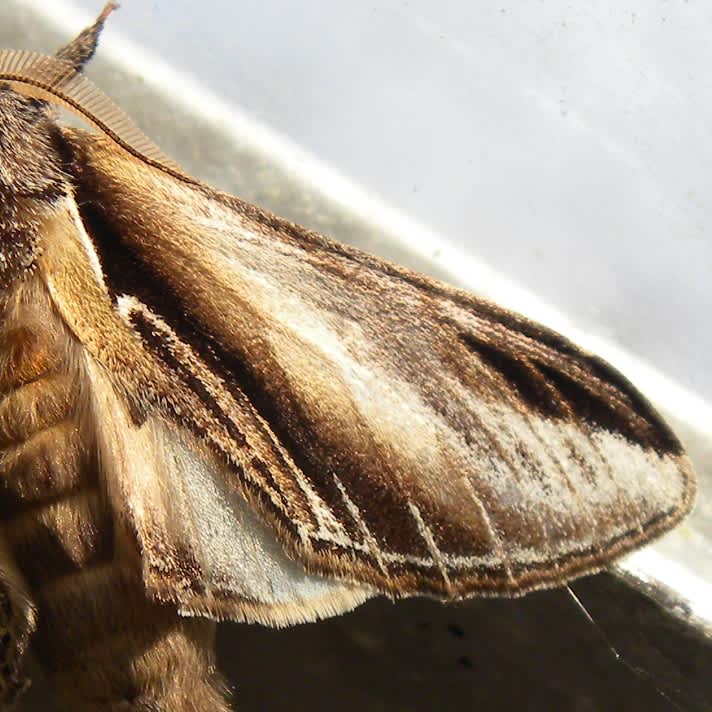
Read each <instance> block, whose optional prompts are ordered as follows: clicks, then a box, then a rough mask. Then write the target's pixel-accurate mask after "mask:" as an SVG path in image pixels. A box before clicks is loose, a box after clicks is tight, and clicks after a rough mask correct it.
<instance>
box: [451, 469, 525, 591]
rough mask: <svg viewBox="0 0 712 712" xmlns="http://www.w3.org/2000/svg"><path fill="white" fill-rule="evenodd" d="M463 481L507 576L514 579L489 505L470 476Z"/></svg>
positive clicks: (493, 559)
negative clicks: (486, 504)
mask: <svg viewBox="0 0 712 712" xmlns="http://www.w3.org/2000/svg"><path fill="white" fill-rule="evenodd" d="M462 480H463V482H464V483H465V486H466V487H467V491H468V492H469V493H470V495H471V496H472V500H473V502H474V503H475V507H476V508H477V511H478V512H479V513H480V516H481V517H482V521H483V522H484V523H485V526H486V527H487V534H488V535H489V537H490V539H491V541H492V548H493V550H494V552H495V554H496V559H499V560H500V562H501V564H502V566H503V567H504V570H505V571H506V572H507V578H508V579H510V580H512V581H513V580H514V575H513V574H512V567H511V566H510V564H509V557H508V556H507V552H506V549H505V546H504V541H503V540H502V536H501V534H499V533H498V532H497V531H496V530H495V528H494V525H493V523H492V517H490V514H489V512H488V511H487V507H485V505H484V504H483V502H482V498H481V497H480V495H479V494H478V493H477V490H476V489H475V487H474V485H473V484H472V481H471V480H470V478H469V477H468V476H467V475H465V476H464V477H463V478H462ZM496 559H495V558H492V561H493V563H494V561H495V560H496Z"/></svg>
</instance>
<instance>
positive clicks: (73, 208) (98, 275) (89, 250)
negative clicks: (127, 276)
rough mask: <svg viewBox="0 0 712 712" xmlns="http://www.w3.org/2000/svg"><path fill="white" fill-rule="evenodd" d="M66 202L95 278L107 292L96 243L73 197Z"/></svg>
mask: <svg viewBox="0 0 712 712" xmlns="http://www.w3.org/2000/svg"><path fill="white" fill-rule="evenodd" d="M64 203H65V207H66V210H67V211H68V212H69V214H70V215H71V216H72V221H73V222H74V226H75V228H76V230H77V235H79V240H80V242H81V245H82V249H83V250H84V252H85V253H86V256H87V261H88V262H89V266H90V267H91V271H92V273H93V275H94V279H95V280H96V283H97V284H98V285H99V286H100V287H101V288H102V290H103V291H105V292H106V291H107V289H106V282H105V281H104V270H103V269H102V268H101V263H100V262H99V256H98V255H97V253H96V248H95V247H94V243H92V241H91V238H90V237H89V235H87V232H86V230H85V229H84V223H83V222H82V218H81V216H80V215H79V210H78V208H77V204H76V203H75V202H74V200H73V199H70V198H66V199H65V200H64Z"/></svg>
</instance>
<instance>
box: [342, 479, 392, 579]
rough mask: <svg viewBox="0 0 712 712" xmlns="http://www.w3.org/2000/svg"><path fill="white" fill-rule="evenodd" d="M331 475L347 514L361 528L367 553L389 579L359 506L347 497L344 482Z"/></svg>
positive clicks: (374, 539)
mask: <svg viewBox="0 0 712 712" xmlns="http://www.w3.org/2000/svg"><path fill="white" fill-rule="evenodd" d="M332 476H333V478H334V483H335V484H336V487H337V488H338V490H339V492H340V494H341V498H342V499H343V500H344V504H345V505H346V509H347V510H348V512H349V514H350V515H351V516H352V517H353V519H354V521H355V522H356V524H357V525H358V528H359V529H360V530H361V533H362V534H363V538H364V541H365V542H366V544H367V545H368V553H369V554H371V556H372V557H373V558H374V559H375V561H376V563H377V564H378V568H379V569H380V571H381V573H382V574H383V575H384V576H385V577H386V578H388V579H389V578H390V574H389V573H388V569H387V568H386V565H385V563H384V561H383V552H382V551H381V548H380V547H379V546H378V542H377V541H376V537H374V536H373V534H372V532H371V530H370V529H369V528H368V525H367V524H366V522H365V521H364V519H363V517H362V516H361V511H360V510H359V508H358V507H357V506H356V504H355V503H354V501H353V500H352V499H351V497H349V495H348V492H347V491H346V487H344V483H343V482H342V481H341V480H340V479H339V478H338V477H337V476H336V474H335V473H332Z"/></svg>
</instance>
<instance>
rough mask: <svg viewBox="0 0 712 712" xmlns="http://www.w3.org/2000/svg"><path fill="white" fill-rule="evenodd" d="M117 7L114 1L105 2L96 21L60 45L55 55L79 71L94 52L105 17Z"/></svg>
mask: <svg viewBox="0 0 712 712" xmlns="http://www.w3.org/2000/svg"><path fill="white" fill-rule="evenodd" d="M118 7H119V6H118V4H117V3H115V2H108V3H106V5H105V7H104V9H103V10H102V11H101V14H100V15H99V17H97V18H96V22H95V23H94V24H93V25H91V26H90V27H87V28H86V29H85V30H82V32H81V33H80V34H79V35H77V37H75V38H74V39H73V40H72V41H71V42H70V43H69V44H68V45H66V46H65V47H62V49H60V50H59V51H58V52H57V53H56V55H55V56H56V57H57V59H62V60H64V61H65V62H69V64H71V65H72V67H74V70H75V71H77V72H81V71H82V69H84V67H85V65H86V64H87V62H88V61H89V60H90V59H91V58H92V57H93V56H94V52H96V46H97V44H98V42H99V35H100V34H101V31H102V30H103V29H104V23H105V22H106V18H107V17H109V15H111V13H112V12H113V11H114V10H116V9H117V8H118Z"/></svg>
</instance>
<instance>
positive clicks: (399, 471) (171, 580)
mask: <svg viewBox="0 0 712 712" xmlns="http://www.w3.org/2000/svg"><path fill="white" fill-rule="evenodd" d="M114 8H115V5H114V4H113V3H110V4H109V5H107V6H106V8H105V9H104V11H103V12H102V13H101V15H100V16H99V18H98V19H97V21H96V22H95V24H94V25H92V26H91V27H89V28H88V29H86V30H84V32H82V33H81V34H80V35H79V36H78V37H77V38H76V39H75V40H74V41H73V42H71V43H70V44H69V45H67V46H66V47H64V48H63V49H61V50H60V51H59V52H58V53H57V54H56V55H55V56H53V57H49V56H44V55H39V54H34V53H29V52H22V51H5V52H2V53H0V314H1V315H0V627H1V629H2V630H0V633H1V634H2V636H1V637H0V658H2V665H1V666H0V672H1V685H0V694H1V695H2V700H3V703H4V704H9V703H10V701H11V700H12V699H13V697H15V696H16V695H17V694H18V693H19V691H21V690H22V689H23V687H24V685H25V679H24V674H23V662H24V659H25V657H26V655H27V651H28V649H29V648H30V646H31V647H32V650H33V652H34V654H35V656H36V657H37V659H38V660H39V662H40V663H41V665H42V666H43V667H44V668H45V670H46V671H47V673H48V677H49V679H50V681H51V684H52V686H53V688H54V690H55V692H56V695H57V698H58V699H59V700H60V701H61V704H63V705H64V708H65V709H68V710H119V709H121V710H170V711H171V712H173V711H178V712H180V711H182V710H185V711H187V710H205V711H207V710H210V711H211V712H214V711H220V710H228V709H229V704H230V703H229V700H228V694H227V691H226V687H225V685H224V683H223V681H222V679H221V677H220V674H219V672H218V671H217V670H216V667H215V662H214V654H213V635H214V629H215V622H216V621H218V620H221V619H233V620H237V621H248V622H257V623H261V624H265V625H271V626H286V625H291V624H295V623H299V622H304V621H313V620H315V619H318V618H322V617H326V616H333V615H337V614H339V613H343V612H345V611H348V610H350V609H352V608H354V607H355V606H357V605H359V604H360V603H362V602H363V601H365V600H367V599H369V598H371V597H373V596H377V595H385V596H390V597H392V598H398V597H404V596H414V595H422V596H430V597H433V598H436V599H440V600H442V601H453V600H458V599H462V598H466V597H470V596H518V595H521V594H524V593H526V592H528V591H532V590H534V589H540V588H546V587H552V586H559V585H563V584H564V583H565V582H567V581H569V580H570V579H572V578H574V577H576V576H580V575H582V574H587V573H590V572H594V571H597V570H599V569H601V568H602V567H605V566H607V565H608V564H609V563H610V562H611V561H612V560H614V559H615V558H616V557H619V556H621V555H623V554H625V553H626V552H629V551H630V550H631V549H634V548H635V547H638V546H640V545H642V544H644V543H645V542H647V541H649V540H651V539H652V538H654V537H656V536H658V535H660V534H661V533H662V532H664V531H666V530H668V529H670V528H671V527H673V526H674V525H675V524H677V523H678V522H679V521H680V520H681V519H682V518H683V517H684V516H685V515H686V514H687V513H688V512H689V510H690V509H691V507H692V504H693V499H694V493H695V479H694V474H693V470H692V467H691V465H690V462H689V460H688V459H687V457H686V455H685V454H684V452H683V448H682V447H681V445H680V442H679V441H678V440H677V439H676V437H675V435H674V434H673V433H672V431H671V430H670V428H669V427H668V426H667V425H666V424H665V423H664V422H663V421H662V420H661V418H660V417H659V416H658V415H657V414H656V412H655V411H654V410H653V408H652V407H651V405H650V404H649V403H648V402H647V401H646V400H645V398H644V397H643V396H642V395H641V394H640V393H638V392H637V391H636V390H635V388H634V387H633V386H632V385H631V384H630V383H629V382H628V381H627V380H626V379H625V378H624V377H623V376H622V375H620V374H619V373H617V372H616V371H615V370H614V369H613V368H612V367H611V366H609V365H608V364H607V363H605V362H604V361H602V360H601V359H599V358H597V357H596V356H594V355H591V354H589V353H586V352H584V351H582V350H581V349H579V348H577V347H576V346H574V345H573V344H571V343H570V342H569V341H567V340H566V339H565V338H563V337H561V336H559V335H557V334H556V333H553V332H552V331H549V330H548V329H546V328H544V327H542V326H538V325H536V324H534V323H532V322H530V321H528V320H527V319H525V318H524V317H521V316H518V315H516V314H513V313H511V312H509V311H506V310H504V309H502V308H499V307H497V306H495V305H493V304H490V303H489V302H486V301H483V300H481V299H478V298H476V297H474V296H472V295H470V294H467V293H465V292H463V291H459V290H457V289H453V288H451V287H449V286H446V285H445V284H442V283H439V282H437V281H435V280H432V279H429V278H427V277H424V276H422V275H419V274H415V273H413V272H410V271H408V270H406V269H403V268H401V267H398V266H396V265H394V264H390V263H388V262H385V261H383V260H380V259H377V258H375V257H372V256H369V255H367V254H364V253H362V252H360V251H358V250H356V249H353V248H351V247H347V246H345V245H342V244H339V243H337V242H334V241H332V240H330V239H328V238H326V237H323V236H322V235H319V234H316V233H314V232H310V231H308V230H305V229H303V228H301V227H299V226H297V225H294V224H292V223H290V222H288V221H286V220H283V219H281V218H279V217H277V216H275V215H272V214H270V213H268V212H267V211H265V210H262V209H260V208H258V207H255V206H253V205H249V204H247V203H245V202H244V201H242V200H240V199H239V198H236V197H233V196H230V195H226V194H224V193H222V192H220V191H218V190H215V189H213V188H211V187H209V186H207V185H205V184H203V183H201V182H200V181H198V180H196V179H195V178H192V177H191V176H189V175H187V174H186V173H184V172H183V171H182V170H181V169H180V167H179V166H177V165H176V164H175V163H174V162H173V161H171V160H170V159H169V158H167V157H165V156H164V155H163V154H162V153H161V151H160V150H159V149H158V148H157V147H156V146H155V145H154V144H153V143H151V142H150V141H149V140H148V139H147V138H146V137H145V136H144V135H143V134H142V133H141V132H140V131H139V130H138V129H137V128H136V127H135V125H134V124H133V123H132V122H131V121H130V120H129V119H128V117H127V116H126V115H125V114H124V113H123V112H122V111H121V110H120V109H118V108H117V107H116V106H114V105H113V104H112V103H111V101H110V100H109V99H108V98H107V97H106V96H105V95H104V94H103V93H102V92H101V91H100V90H99V89H97V88H96V87H95V86H94V85H93V84H92V83H91V82H90V81H88V80H87V79H86V78H85V77H84V75H83V74H82V69H83V67H84V66H85V65H86V63H87V62H88V61H89V59H90V58H91V57H92V55H93V53H94V51H95V49H96V45H97V40H98V37H99V33H100V31H101V29H102V27H103V24H104V21H105V20H106V18H107V17H108V15H109V14H110V13H111V11H112V10H113V9H114ZM58 106H59V107H64V108H65V109H68V110H69V111H71V112H73V113H75V114H76V115H78V116H79V117H80V118H81V119H83V120H84V121H85V122H86V123H87V125H88V126H87V128H76V127H70V126H65V125H63V124H62V123H61V121H60V119H59V116H58V114H57V112H56V107H58Z"/></svg>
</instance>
